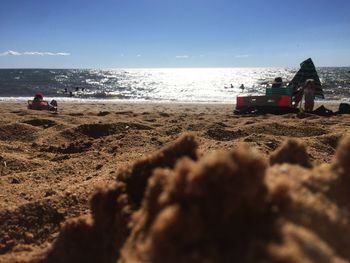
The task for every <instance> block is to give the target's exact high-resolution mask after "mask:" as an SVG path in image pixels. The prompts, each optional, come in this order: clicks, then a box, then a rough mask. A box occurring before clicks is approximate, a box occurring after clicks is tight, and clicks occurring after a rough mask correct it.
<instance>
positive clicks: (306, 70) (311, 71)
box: [288, 58, 324, 99]
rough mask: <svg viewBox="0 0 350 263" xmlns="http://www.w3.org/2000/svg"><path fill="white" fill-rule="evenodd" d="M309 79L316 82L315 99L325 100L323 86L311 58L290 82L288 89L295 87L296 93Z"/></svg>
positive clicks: (303, 63)
mask: <svg viewBox="0 0 350 263" xmlns="http://www.w3.org/2000/svg"><path fill="white" fill-rule="evenodd" d="M307 79H313V80H314V81H315V86H316V90H315V97H318V98H322V99H324V95H323V90H322V84H321V81H320V78H319V77H318V74H317V71H316V68H315V65H314V63H313V62H312V59H311V58H308V59H307V60H305V61H303V62H302V63H301V64H300V69H299V71H298V72H297V73H296V74H295V76H294V78H293V79H292V80H291V81H290V82H289V85H288V87H293V90H294V91H295V90H296V89H297V88H298V87H300V86H302V85H304V83H305V81H306V80H307Z"/></svg>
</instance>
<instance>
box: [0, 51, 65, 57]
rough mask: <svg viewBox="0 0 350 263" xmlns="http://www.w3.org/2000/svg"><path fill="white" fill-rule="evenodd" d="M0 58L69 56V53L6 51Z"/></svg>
mask: <svg viewBox="0 0 350 263" xmlns="http://www.w3.org/2000/svg"><path fill="white" fill-rule="evenodd" d="M0 56H70V53H66V52H58V53H53V52H38V51H25V52H18V51H13V50H8V51H5V52H3V53H0Z"/></svg>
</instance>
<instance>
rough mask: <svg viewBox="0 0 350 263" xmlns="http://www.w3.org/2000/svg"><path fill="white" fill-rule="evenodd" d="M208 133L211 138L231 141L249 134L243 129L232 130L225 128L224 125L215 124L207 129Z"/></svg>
mask: <svg viewBox="0 0 350 263" xmlns="http://www.w3.org/2000/svg"><path fill="white" fill-rule="evenodd" d="M206 135H207V136H208V137H209V138H211V139H214V140H217V141H230V140H234V139H237V138H241V137H245V136H247V135H248V133H247V132H245V131H243V130H237V131H230V130H227V129H224V128H223V127H222V126H219V125H215V126H212V127H210V128H209V129H208V130H207V132H206Z"/></svg>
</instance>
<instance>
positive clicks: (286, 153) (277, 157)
mask: <svg viewBox="0 0 350 263" xmlns="http://www.w3.org/2000/svg"><path fill="white" fill-rule="evenodd" d="M281 163H290V164H298V165H300V166H303V167H306V168H310V167H311V166H312V165H311V162H310V159H309V156H308V154H307V152H306V148H305V145H304V144H302V143H301V142H299V141H297V140H292V139H289V140H287V141H286V142H285V143H284V144H283V145H282V146H281V147H280V148H279V149H278V150H277V151H276V152H274V153H272V154H271V155H270V164H271V165H274V164H281Z"/></svg>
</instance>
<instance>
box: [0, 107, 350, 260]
mask: <svg viewBox="0 0 350 263" xmlns="http://www.w3.org/2000/svg"><path fill="white" fill-rule="evenodd" d="M0 114H1V120H0V149H1V150H0V262H39V261H41V260H44V261H47V262H77V261H76V260H79V261H80V262H82V261H83V260H84V262H85V261H86V262H94V260H97V261H99V262H115V261H116V260H118V259H119V260H120V262H142V261H144V262H162V261H163V262H204V260H208V261H206V262H230V261H231V262H233V261H234V262H258V261H259V260H261V262H262V261H263V260H265V262H301V258H303V260H304V261H303V262H347V261H349V260H350V252H349V250H348V249H347V248H349V247H350V235H349V234H350V223H349V219H350V217H349V212H350V210H349V209H350V206H349V204H350V198H349V196H350V195H349V191H350V190H348V189H350V188H349V187H348V188H347V187H346V186H347V185H348V183H349V184H350V180H349V179H348V178H347V177H348V176H349V174H350V173H349V172H350V168H348V167H347V165H349V164H348V162H349V161H350V158H349V156H350V153H349V151H348V150H349V149H350V146H349V145H350V140H348V144H346V142H344V143H343V144H342V145H343V147H342V148H341V147H340V149H338V151H337V147H338V146H339V142H340V140H341V139H342V137H344V136H345V135H346V134H347V133H348V131H349V129H350V128H349V127H350V115H341V116H333V117H320V116H314V115H308V114H301V115H296V114H286V115H281V116H275V115H263V116H251V115H249V116H235V115H233V105H218V104H210V105H207V104H199V105H195V104H155V103H135V104H128V103H118V104H117V103H116V104H93V103H90V104H88V103H82V104H69V103H60V105H59V112H58V113H57V114H55V113H52V112H46V111H32V110H27V109H26V107H25V104H23V103H11V104H10V103H0ZM186 134H187V135H186ZM188 134H189V135H188ZM291 137H292V138H294V139H295V141H289V142H286V141H287V140H288V139H289V138H291ZM179 138H180V139H179ZM245 147H250V148H249V149H247V148H245ZM162 149H163V150H162ZM149 156H151V157H149ZM335 156H337V157H335ZM288 163H289V164H288ZM148 179H150V180H148ZM348 180H349V182H348ZM147 182H148V183H149V184H147ZM349 186H350V185H349ZM98 189H99V190H98ZM101 189H102V190H101ZM92 197H93V198H92ZM91 198H92V201H91V202H90V200H91ZM65 222H68V223H65ZM174 240H175V241H174ZM67 251H68V252H67ZM235 260H236V261H235ZM266 260H267V261H266ZM307 260H309V261H307ZM343 260H344V261H343Z"/></svg>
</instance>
